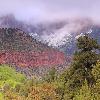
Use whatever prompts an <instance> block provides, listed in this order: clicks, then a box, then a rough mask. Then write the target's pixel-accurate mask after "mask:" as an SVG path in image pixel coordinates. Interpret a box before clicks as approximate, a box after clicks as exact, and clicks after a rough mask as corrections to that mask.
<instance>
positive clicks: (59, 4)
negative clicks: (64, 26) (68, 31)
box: [0, 0, 100, 22]
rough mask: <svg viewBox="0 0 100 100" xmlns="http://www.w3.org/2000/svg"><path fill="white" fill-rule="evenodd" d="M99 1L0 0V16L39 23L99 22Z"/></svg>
mask: <svg viewBox="0 0 100 100" xmlns="http://www.w3.org/2000/svg"><path fill="white" fill-rule="evenodd" d="M99 5H100V1H99V0H0V15H1V16H2V15H6V14H14V15H15V17H16V18H17V19H19V20H23V21H30V22H32V21H33V22H34V21H36V22H39V21H52V20H61V19H67V18H76V17H89V18H92V19H93V20H96V21H100V10H99V9H100V6H99Z"/></svg>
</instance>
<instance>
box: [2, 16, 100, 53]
mask: <svg viewBox="0 0 100 100" xmlns="http://www.w3.org/2000/svg"><path fill="white" fill-rule="evenodd" d="M0 26H1V27H8V28H9V27H11V28H18V29H21V30H24V31H25V32H26V33H28V34H29V35H30V36H32V37H33V38H35V39H36V40H38V41H41V42H42V43H45V44H48V46H52V47H54V48H57V49H59V50H61V51H63V52H65V53H66V54H68V55H72V54H73V52H74V51H75V49H76V45H75V44H76V43H75V42H76V38H77V37H78V36H79V35H80V34H81V33H86V32H89V31H91V34H90V35H91V36H92V37H94V38H95V39H98V41H99V42H100V25H99V24H97V23H96V22H95V21H93V20H91V19H88V18H77V19H73V20H71V19H70V20H69V19H66V20H62V21H54V22H44V23H32V24H29V23H28V22H22V21H19V20H17V19H16V18H15V17H14V16H13V15H7V16H3V17H1V18H0Z"/></svg>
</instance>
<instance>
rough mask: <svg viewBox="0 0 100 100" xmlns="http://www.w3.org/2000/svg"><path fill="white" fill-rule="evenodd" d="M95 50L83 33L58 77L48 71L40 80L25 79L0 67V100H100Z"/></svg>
mask: <svg viewBox="0 0 100 100" xmlns="http://www.w3.org/2000/svg"><path fill="white" fill-rule="evenodd" d="M99 49H100V48H99V44H98V43H97V41H96V40H94V39H93V38H91V37H89V36H88V35H87V34H86V35H85V36H82V37H79V38H78V40H77V51H76V52H75V54H74V56H73V62H72V64H71V66H70V67H69V68H68V69H66V70H65V71H64V72H63V73H61V74H59V76H58V75H57V71H56V69H55V68H52V69H51V70H50V71H49V72H48V74H47V75H46V76H44V77H43V78H42V79H41V80H39V79H38V78H37V77H34V76H33V78H32V79H27V78H25V76H24V75H22V74H20V73H17V72H16V71H15V70H14V69H12V68H11V67H8V66H6V65H2V66H0V87H1V88H3V90H2V92H1V94H0V99H1V98H4V100H100V95H99V94H100V54H99ZM1 100H3V99H1Z"/></svg>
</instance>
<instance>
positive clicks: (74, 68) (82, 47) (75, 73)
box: [61, 34, 99, 100]
mask: <svg viewBox="0 0 100 100" xmlns="http://www.w3.org/2000/svg"><path fill="white" fill-rule="evenodd" d="M98 49H99V44H98V43H97V41H96V40H94V39H93V38H91V37H89V35H88V34H85V35H84V36H81V37H79V38H78V40H77V51H76V52H75V54H74V56H73V62H72V64H71V66H70V68H69V74H68V73H66V74H65V76H64V81H63V87H64V89H63V92H62V98H61V100H63V99H64V98H65V95H66V93H68V92H66V90H69V92H70V94H72V95H70V97H69V100H70V99H71V100H72V99H73V98H74V95H75V94H76V92H78V91H79V90H80V88H81V87H82V85H83V84H84V81H85V80H86V81H87V84H88V86H92V84H93V83H94V82H95V80H94V77H93V75H92V69H93V65H95V64H96V62H97V60H99V55H98V53H97V50H98ZM66 85H67V87H66ZM67 97H68V95H67Z"/></svg>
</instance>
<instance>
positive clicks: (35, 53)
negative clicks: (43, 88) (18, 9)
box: [0, 28, 70, 74]
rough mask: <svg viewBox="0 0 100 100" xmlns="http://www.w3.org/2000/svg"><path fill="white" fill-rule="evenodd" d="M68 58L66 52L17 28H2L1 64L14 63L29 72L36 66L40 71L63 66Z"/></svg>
mask: <svg viewBox="0 0 100 100" xmlns="http://www.w3.org/2000/svg"><path fill="white" fill-rule="evenodd" d="M66 59H67V58H66V57H65V55H64V53H62V52H60V51H58V50H57V49H54V48H51V47H49V46H47V45H46V44H43V43H41V42H38V41H37V40H36V39H33V38H32V37H31V36H29V35H28V34H26V33H25V32H23V31H21V30H19V29H17V28H16V29H15V28H1V29H0V64H9V65H12V66H14V67H16V69H17V70H19V71H22V72H25V73H26V74H29V73H28V70H29V69H32V70H33V71H34V68H35V70H37V69H38V71H37V72H39V71H40V70H41V69H48V68H49V67H53V66H57V65H59V66H63V65H64V64H65V63H66V61H67V60H70V59H69V58H68V59H67V60H66ZM35 72H36V71H35ZM37 72H36V73H37ZM40 72H41V71H40ZM32 73H33V72H32Z"/></svg>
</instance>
